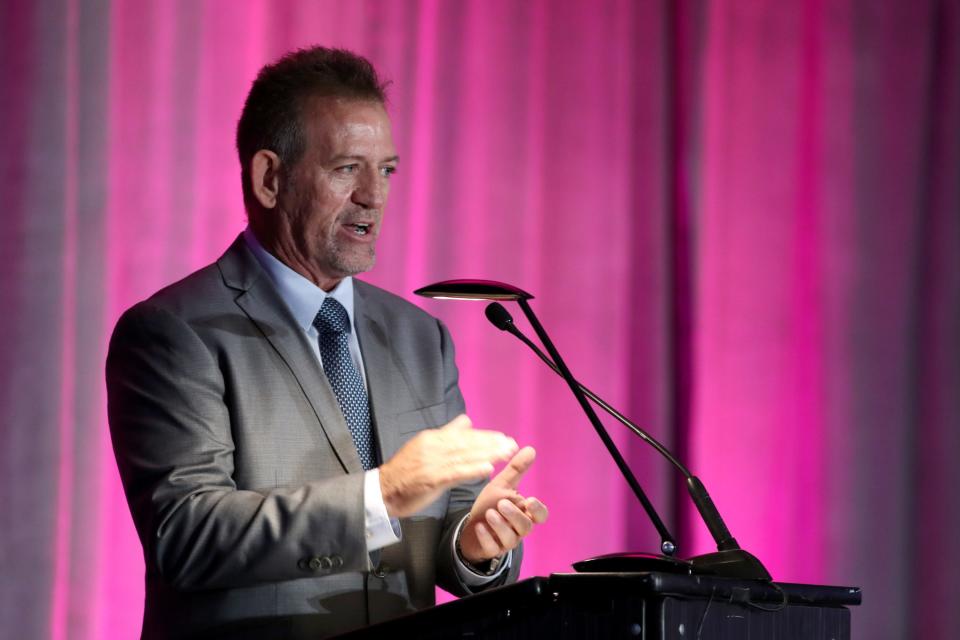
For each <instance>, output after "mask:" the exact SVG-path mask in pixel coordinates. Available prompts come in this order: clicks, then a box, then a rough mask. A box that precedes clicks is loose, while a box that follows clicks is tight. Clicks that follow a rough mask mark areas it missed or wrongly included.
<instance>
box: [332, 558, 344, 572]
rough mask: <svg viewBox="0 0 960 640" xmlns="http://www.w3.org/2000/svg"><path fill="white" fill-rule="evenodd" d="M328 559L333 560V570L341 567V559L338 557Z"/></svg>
mask: <svg viewBox="0 0 960 640" xmlns="http://www.w3.org/2000/svg"><path fill="white" fill-rule="evenodd" d="M330 559H331V560H333V568H334V569H339V568H340V567H342V566H343V558H341V557H340V556H333V557H332V558H330Z"/></svg>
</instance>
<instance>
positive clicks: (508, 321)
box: [485, 302, 771, 580]
mask: <svg viewBox="0 0 960 640" xmlns="http://www.w3.org/2000/svg"><path fill="white" fill-rule="evenodd" d="M485 313H486V316H487V319H488V320H489V321H490V322H491V324H493V326H495V327H496V328H497V329H500V330H501V331H506V332H507V333H510V334H511V335H513V336H515V337H516V338H517V339H519V340H520V341H521V342H523V343H524V344H525V345H527V346H528V347H529V348H530V349H531V350H532V351H533V352H534V353H535V354H536V355H537V356H538V357H539V358H540V359H541V360H542V361H543V362H544V363H546V365H547V366H549V367H550V368H551V369H553V371H554V372H555V373H557V374H558V375H560V376H561V377H564V376H563V373H562V371H561V370H560V368H559V367H558V366H557V365H556V364H555V363H554V361H553V360H551V359H550V358H549V357H548V356H547V354H545V353H543V351H541V350H540V348H539V347H537V345H536V344H534V343H533V341H531V340H530V339H529V338H527V336H525V335H524V334H523V332H522V331H520V329H518V328H517V326H516V325H515V324H514V322H513V317H512V316H511V315H510V312H509V311H507V310H506V309H505V308H504V307H503V305H501V304H500V303H499V302H491V303H490V304H489V305H487V308H486V312H485ZM573 384H576V386H577V387H578V388H579V390H580V391H582V392H583V394H584V395H585V396H586V397H588V398H590V399H591V400H592V401H593V402H594V403H595V404H596V405H597V406H599V407H600V408H602V409H603V410H604V411H606V412H607V413H608V414H610V415H611V416H613V417H614V418H615V419H616V420H617V421H619V422H620V423H621V424H623V425H624V426H626V427H627V428H628V429H630V430H631V431H633V433H635V434H636V435H637V436H639V437H640V438H641V439H642V440H643V441H644V442H646V443H647V444H649V445H650V446H652V447H653V448H654V449H656V450H657V452H659V453H660V454H661V455H662V456H663V457H664V458H666V459H667V460H668V461H669V462H670V463H671V464H672V465H673V466H674V467H676V468H677V469H678V470H679V471H680V473H682V474H683V476H684V478H685V479H686V485H687V491H688V492H689V494H690V498H691V500H692V501H693V504H694V505H695V506H696V508H697V511H698V512H699V513H700V517H701V518H702V519H703V522H704V523H705V524H706V526H707V529H708V530H709V531H710V535H711V536H712V537H713V540H714V542H715V543H716V545H717V552H716V553H708V554H704V555H700V556H694V557H693V558H690V560H689V564H690V570H691V571H692V572H693V573H715V574H718V575H723V576H728V577H736V578H748V579H757V580H770V579H771V577H770V574H769V573H768V572H767V570H766V568H765V567H764V566H763V564H762V563H761V562H760V561H759V560H758V559H757V558H756V557H755V556H753V555H752V554H750V553H749V552H748V551H745V550H743V549H741V548H740V546H739V545H738V544H737V541H736V539H735V538H734V537H733V536H732V535H731V534H730V530H729V529H727V525H726V524H725V523H724V521H723V518H722V517H721V516H720V512H719V511H718V510H717V508H716V505H714V503H713V500H712V499H711V498H710V495H709V494H708V493H707V490H706V488H705V487H704V486H703V483H702V482H701V481H700V479H699V478H697V477H696V476H695V475H693V474H692V473H690V471H689V469H687V468H686V467H685V466H684V465H683V464H682V463H681V462H680V461H679V460H677V458H676V457H675V456H674V455H673V454H672V453H671V452H670V450H669V449H667V448H666V447H665V446H663V445H662V444H661V443H660V442H658V441H657V439H656V438H654V437H653V436H651V435H650V434H648V433H647V432H646V431H644V430H643V429H641V428H640V427H638V426H637V425H636V424H634V423H633V422H632V421H631V420H629V419H628V418H627V417H626V416H624V415H623V414H622V413H620V412H619V411H617V410H616V409H615V408H613V407H612V406H611V405H610V404H609V403H607V402H606V401H604V400H603V399H602V398H600V397H599V396H597V394H595V393H594V392H593V391H591V390H590V389H588V388H587V387H585V386H583V385H582V384H580V383H579V382H577V381H575V380H574V381H573ZM650 561H651V557H650V556H646V555H644V554H632V555H631V554H628V555H624V554H612V555H610V556H601V557H599V558H592V559H589V560H584V561H582V562H578V563H576V564H575V565H574V568H575V569H577V571H624V570H628V569H635V570H651V568H650Z"/></svg>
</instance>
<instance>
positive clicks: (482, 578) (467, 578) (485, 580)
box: [453, 515, 513, 587]
mask: <svg viewBox="0 0 960 640" xmlns="http://www.w3.org/2000/svg"><path fill="white" fill-rule="evenodd" d="M468 517H469V515H467V516H464V517H463V519H462V520H461V521H460V524H458V525H457V530H456V531H454V532H453V566H454V568H455V569H456V571H457V577H459V578H460V580H461V581H463V584H465V585H467V586H468V587H482V586H484V585H486V584H490V583H491V582H493V581H494V580H496V579H497V578H499V577H500V576H501V575H502V574H503V572H504V571H506V570H507V569H509V568H510V562H511V560H512V559H513V551H507V552H506V553H505V554H503V555H502V556H500V557H499V558H494V559H493V560H494V561H495V562H497V563H498V565H499V566H498V567H497V570H496V571H495V572H494V573H492V574H490V575H487V574H485V573H477V572H476V571H475V570H473V569H472V568H471V567H470V565H468V564H467V563H466V561H465V560H464V559H463V558H461V557H460V552H459V551H458V550H457V541H458V540H459V539H460V529H462V528H463V525H464V524H465V523H466V522H467V518H468Z"/></svg>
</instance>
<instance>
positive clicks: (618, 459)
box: [517, 298, 689, 573]
mask: <svg viewBox="0 0 960 640" xmlns="http://www.w3.org/2000/svg"><path fill="white" fill-rule="evenodd" d="M517 304H519V305H520V309H522V310H523V314H524V315H525V316H526V317H527V321H528V322H530V326H532V327H533V330H534V331H535V332H536V334H537V337H538V338H540V342H541V343H543V346H544V347H545V348H546V349H547V352H548V353H549V354H550V357H551V358H552V360H553V362H554V363H555V364H556V368H557V371H558V372H559V373H560V375H561V376H562V377H563V379H564V380H565V381H566V382H567V386H569V387H570V391H572V392H573V395H574V397H576V399H577V402H579V403H580V407H581V408H582V409H583V412H584V413H585V414H586V416H587V419H588V420H589V421H590V424H591V425H593V428H594V430H595V431H596V432H597V435H598V436H599V437H600V440H601V441H603V444H604V446H606V448H607V451H608V452H609V453H610V456H611V457H612V458H613V461H614V462H615V463H616V464H617V468H618V469H620V473H622V474H623V477H624V478H626V480H627V484H629V485H630V488H631V489H633V492H634V494H635V495H636V496H637V498H638V499H639V500H640V502H641V504H642V505H643V508H644V510H645V511H646V512H647V515H648V516H649V517H650V520H651V521H652V522H653V526H654V527H656V529H657V532H658V533H659V534H660V551H661V552H662V554H663V555H661V556H656V555H650V554H625V555H626V556H630V557H631V558H632V559H633V562H632V564H633V565H634V566H635V565H636V564H637V562H638V561H642V562H643V564H644V566H645V567H646V568H645V569H644V570H646V571H671V572H677V571H681V572H684V573H687V572H689V569H688V566H687V563H686V562H684V561H682V560H678V559H676V558H674V557H672V556H673V554H675V553H676V551H677V543H676V542H675V541H674V538H673V536H672V535H670V532H669V531H668V530H667V527H666V525H664V524H663V521H662V520H661V519H660V515H659V514H658V513H657V511H656V509H655V508H654V507H653V504H651V502H650V500H649V499H647V495H646V494H645V493H644V492H643V489H642V488H641V487H640V483H639V482H637V479H636V477H635V476H634V475H633V472H632V471H631V470H630V467H629V465H627V462H626V461H625V460H624V459H623V456H622V455H620V451H619V450H618V449H617V445H616V444H615V443H614V442H613V440H612V439H611V438H610V434H609V433H607V430H606V429H605V428H604V426H603V423H601V422H600V418H598V417H597V414H596V412H595V411H594V410H593V407H592V406H591V405H590V403H589V402H588V401H587V398H586V396H585V395H584V392H583V390H582V389H581V388H580V384H579V383H578V382H577V381H576V380H575V379H574V377H573V374H571V373H570V370H569V369H568V368H567V365H566V364H565V363H564V361H563V358H562V357H561V356H560V352H558V351H557V348H556V347H555V346H554V345H553V341H552V340H550V336H548V335H547V332H546V331H545V330H544V328H543V325H541V324H540V320H539V319H537V316H536V314H535V313H534V312H533V309H531V308H530V305H529V304H528V303H527V301H526V299H525V298H518V299H517ZM604 558H606V559H607V562H606V563H604V564H605V565H610V566H615V565H617V564H618V558H620V554H613V556H604ZM585 562H589V561H585ZM578 564H581V563H578ZM574 568H575V569H577V570H578V571H579V570H581V569H579V568H577V566H576V565H574ZM601 570H603V571H608V570H611V569H608V568H604V569H601ZM614 570H616V569H614ZM620 570H621V571H622V570H624V569H620Z"/></svg>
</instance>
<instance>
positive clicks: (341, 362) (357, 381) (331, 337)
mask: <svg viewBox="0 0 960 640" xmlns="http://www.w3.org/2000/svg"><path fill="white" fill-rule="evenodd" d="M313 326H314V327H316V328H317V331H318V332H320V357H321V359H322V360H323V372H324V373H326V374H327V380H329V381H330V386H331V387H332V388H333V392H334V394H336V396H337V402H338V403H339V404H340V410H341V411H342V412H343V417H344V418H346V420H347V426H348V427H350V434H351V435H352V436H353V442H354V444H355V445H357V452H358V453H359V454H360V461H361V462H362V463H363V468H364V469H372V468H374V467H375V466H376V462H375V456H374V451H373V436H372V434H371V429H370V405H369V403H368V402H367V391H366V389H365V388H364V386H363V380H362V379H361V378H360V373H359V372H358V371H357V368H356V367H355V366H354V365H353V358H351V357H350V347H349V344H348V338H349V337H348V335H347V334H348V333H349V332H350V318H349V316H347V310H346V309H344V308H343V305H342V304H340V303H339V302H337V301H336V300H334V299H333V298H332V297H331V296H327V297H326V298H325V299H324V301H323V305H321V307H320V311H319V313H317V317H315V318H314V319H313Z"/></svg>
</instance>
